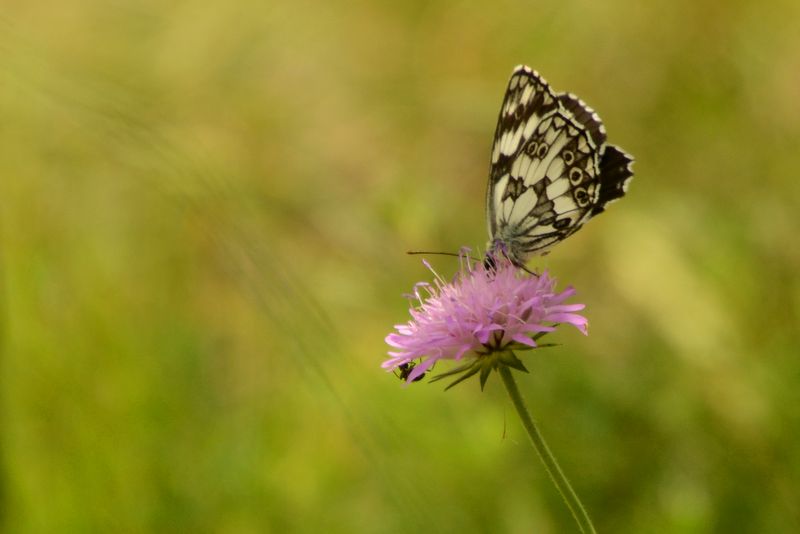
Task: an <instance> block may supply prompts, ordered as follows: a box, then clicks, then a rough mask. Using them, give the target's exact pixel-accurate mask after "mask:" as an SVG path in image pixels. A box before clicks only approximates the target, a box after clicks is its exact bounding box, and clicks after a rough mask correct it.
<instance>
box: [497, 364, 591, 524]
mask: <svg viewBox="0 0 800 534" xmlns="http://www.w3.org/2000/svg"><path fill="white" fill-rule="evenodd" d="M498 371H499V373H500V376H501V377H503V384H505V386H506V390H507V391H508V394H509V396H510V397H511V401H512V402H513V403H514V407H515V408H516V409H517V413H518V414H519V417H520V419H522V426H524V427H525V430H527V431H528V436H530V438H531V443H533V448H534V449H536V452H537V453H539V458H541V459H542V462H543V463H544V467H545V469H546V470H547V474H549V475H550V479H551V480H552V481H553V483H554V484H555V485H556V488H558V491H559V493H561V497H562V498H563V499H564V502H565V503H566V505H567V507H568V508H569V511H570V512H572V517H574V518H575V521H576V522H577V523H578V528H580V530H581V532H583V533H593V534H596V532H597V531H596V530H595V529H594V525H592V520H591V519H589V514H587V513H586V509H585V508H584V507H583V504H581V500H580V499H579V498H578V495H577V494H576V493H575V490H573V489H572V486H570V485H569V481H567V477H565V476H564V473H562V472H561V468H560V467H559V466H558V462H556V459H555V457H554V456H553V454H552V453H551V452H550V449H549V448H548V447H547V443H546V442H545V441H544V438H543V437H542V435H541V434H540V433H539V429H538V428H537V427H536V423H534V422H533V419H532V418H531V414H530V412H528V408H527V406H525V400H524V399H523V398H522V395H521V394H520V392H519V388H517V382H516V381H515V380H514V377H513V376H512V375H511V369H509V368H508V366H506V365H500V366H499V369H498Z"/></svg>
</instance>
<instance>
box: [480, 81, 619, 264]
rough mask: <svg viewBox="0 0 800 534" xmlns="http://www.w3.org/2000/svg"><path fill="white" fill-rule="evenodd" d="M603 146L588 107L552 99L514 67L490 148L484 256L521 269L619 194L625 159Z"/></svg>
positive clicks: (597, 123)
mask: <svg viewBox="0 0 800 534" xmlns="http://www.w3.org/2000/svg"><path fill="white" fill-rule="evenodd" d="M605 141H606V132H605V128H604V127H603V124H602V122H601V121H600V118H599V117H598V116H597V114H596V113H595V112H594V111H593V110H592V109H591V108H589V107H588V106H586V104H584V103H583V102H582V101H581V100H579V99H578V98H577V97H575V96H574V95H572V94H565V93H559V94H556V93H553V91H552V90H551V89H550V87H549V86H548V84H547V82H545V81H544V79H543V78H542V77H541V76H539V74H538V73H536V72H535V71H532V70H531V69H529V68H528V67H524V66H520V67H517V68H516V69H515V70H514V72H513V73H512V75H511V80H510V81H509V85H508V89H507V90H506V95H505V98H504V100H503V106H502V108H501V109H500V117H499V119H498V122H497V130H496V131H495V137H494V145H493V148H492V164H491V171H490V178H489V188H488V191H487V199H486V200H487V202H486V205H487V218H488V226H489V234H490V237H491V242H490V244H489V247H490V253H493V254H495V253H498V252H501V253H503V254H505V255H507V256H508V257H509V258H510V259H511V260H512V261H514V263H516V264H518V265H523V264H524V263H525V261H526V260H527V258H528V257H530V256H531V255H532V254H537V253H538V254H542V253H544V252H546V251H547V249H548V248H549V247H551V246H552V245H554V244H556V243H558V242H559V241H561V240H563V239H565V238H566V237H568V236H569V235H570V234H572V233H574V232H575V231H577V230H578V229H579V228H580V227H581V226H582V225H583V224H584V223H585V222H586V221H587V220H589V219H590V218H591V217H592V216H594V215H596V214H598V213H600V212H602V211H603V208H604V206H605V205H606V204H607V203H609V202H611V201H613V200H616V199H618V198H619V197H621V196H622V195H624V194H625V190H626V188H627V183H628V181H629V180H630V178H631V176H632V172H631V171H630V163H631V161H632V159H631V158H630V156H628V155H627V154H625V153H624V152H622V151H621V150H619V149H617V148H616V147H613V146H610V145H606V142H605Z"/></svg>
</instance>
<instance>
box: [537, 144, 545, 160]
mask: <svg viewBox="0 0 800 534" xmlns="http://www.w3.org/2000/svg"><path fill="white" fill-rule="evenodd" d="M536 155H537V156H538V157H539V158H540V159H541V158H543V157H545V156H546V155H547V145H545V144H544V143H542V144H541V145H539V149H538V150H537V151H536Z"/></svg>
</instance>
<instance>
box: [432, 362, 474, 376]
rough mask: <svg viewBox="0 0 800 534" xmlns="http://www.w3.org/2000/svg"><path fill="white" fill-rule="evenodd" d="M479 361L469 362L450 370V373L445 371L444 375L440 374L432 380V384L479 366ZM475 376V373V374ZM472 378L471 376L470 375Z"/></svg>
mask: <svg viewBox="0 0 800 534" xmlns="http://www.w3.org/2000/svg"><path fill="white" fill-rule="evenodd" d="M479 361H480V360H479V359H475V360H472V361H471V362H467V363H465V364H464V365H459V366H458V367H456V368H455V369H450V370H449V371H445V372H444V373H440V374H438V375H436V376H434V377H433V378H431V379H430V382H436V381H437V380H441V379H442V378H447V377H448V376H453V375H457V374H459V373H462V372H464V371H466V370H468V369H470V368H471V367H474V366H476V365H478V362H479ZM473 374H474V373H473ZM470 376H471V375H470Z"/></svg>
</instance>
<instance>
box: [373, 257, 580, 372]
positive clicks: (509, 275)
mask: <svg viewBox="0 0 800 534" xmlns="http://www.w3.org/2000/svg"><path fill="white" fill-rule="evenodd" d="M424 263H425V265H426V266H427V267H428V269H430V270H431V272H433V274H434V276H435V279H434V283H433V285H431V284H428V283H425V282H422V283H419V284H417V285H416V286H415V287H414V294H413V295H412V298H413V301H412V306H411V309H410V310H409V311H410V313H411V320H410V321H409V322H408V323H406V324H400V325H395V329H396V332H392V333H391V334H389V335H388V336H386V343H388V344H389V345H391V346H392V347H394V348H396V349H397V350H395V351H390V352H389V356H391V357H390V358H389V359H388V360H386V361H385V362H383V365H382V367H383V368H385V369H387V370H393V369H396V368H398V367H401V366H403V367H401V369H404V370H406V372H405V373H403V376H406V375H407V382H412V381H414V380H415V379H418V378H420V377H421V376H422V375H423V374H425V372H426V371H427V370H429V369H430V368H431V367H432V366H433V365H434V364H435V363H436V362H437V361H439V360H443V359H451V360H461V359H462V358H463V357H464V356H465V355H466V356H472V357H475V358H478V359H480V358H482V357H487V356H492V355H495V354H497V353H500V354H504V353H505V354H509V353H510V351H511V350H513V349H515V348H532V347H536V346H537V345H536V341H535V340H534V339H533V338H532V336H535V335H536V334H540V335H541V333H543V332H551V331H553V330H555V324H558V323H569V324H571V325H573V326H575V327H577V328H578V329H579V330H580V331H581V332H583V333H584V334H587V328H588V324H589V322H588V321H587V319H586V318H585V317H584V316H582V315H579V314H577V313H573V312H577V311H579V310H582V309H583V308H584V307H585V306H584V305H583V304H563V302H564V301H565V300H567V299H568V298H569V297H571V296H573V295H574V294H575V289H573V288H572V287H568V288H567V289H565V290H564V291H562V292H560V293H556V292H555V289H554V288H555V280H554V279H553V278H551V277H550V276H549V275H548V273H547V272H546V271H545V272H544V273H542V274H541V275H539V276H536V275H532V274H529V273H527V272H525V271H523V270H522V269H519V268H518V267H515V266H514V265H513V264H512V263H511V262H510V261H508V260H507V259H505V258H503V259H497V258H494V263H495V265H494V266H488V267H487V266H486V265H485V264H483V263H481V262H478V261H475V260H472V259H470V257H469V255H468V251H463V252H462V254H461V268H460V270H459V272H458V274H457V275H456V277H455V279H454V280H453V281H452V282H447V281H445V280H444V279H443V278H442V277H441V276H439V275H438V274H437V273H436V272H435V271H434V270H433V269H432V268H431V266H430V265H429V264H428V263H427V262H424ZM537 337H538V336H537ZM512 357H513V356H512ZM417 359H419V360H421V361H420V363H419V364H417V365H414V364H413V360H417ZM514 359H516V358H514ZM520 365H521V364H520ZM409 366H413V368H410V367H409ZM409 369H410V371H409ZM476 371H477V369H476ZM487 373H488V368H487ZM471 374H474V373H471ZM483 380H485V378H482V382H483Z"/></svg>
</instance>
